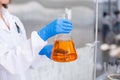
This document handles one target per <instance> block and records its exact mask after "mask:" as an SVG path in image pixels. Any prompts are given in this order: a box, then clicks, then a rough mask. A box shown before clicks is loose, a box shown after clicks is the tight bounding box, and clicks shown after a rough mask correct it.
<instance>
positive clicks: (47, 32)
mask: <svg viewBox="0 0 120 80" xmlns="http://www.w3.org/2000/svg"><path fill="white" fill-rule="evenodd" d="M71 30H72V23H71V22H70V21H69V20H67V19H59V18H58V19H56V20H54V21H53V22H51V23H50V24H48V25H47V26H45V27H44V28H42V29H41V30H39V31H38V35H39V36H40V37H41V38H42V39H43V40H44V41H46V40H47V39H48V38H50V37H52V36H54V35H56V34H60V33H69V32H70V31H71Z"/></svg>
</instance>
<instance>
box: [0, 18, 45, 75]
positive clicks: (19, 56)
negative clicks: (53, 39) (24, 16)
mask: <svg viewBox="0 0 120 80" xmlns="http://www.w3.org/2000/svg"><path fill="white" fill-rule="evenodd" d="M15 20H16V21H17V23H19V24H18V25H19V26H20V29H21V30H22V32H23V33H22V35H23V37H24V44H22V45H20V46H19V45H18V46H16V47H15V48H9V47H8V46H7V44H6V43H3V42H2V41H0V65H1V66H3V67H4V68H5V69H6V70H7V71H8V72H10V73H12V74H17V73H21V72H24V71H26V70H27V69H29V68H30V66H31V65H32V64H33V62H34V61H35V60H36V58H37V57H39V54H38V53H39V51H40V50H41V49H42V48H43V47H44V46H45V45H46V44H47V42H45V41H43V40H42V39H41V38H40V37H39V36H38V34H37V32H36V31H33V32H32V34H31V38H30V39H28V40H27V39H26V33H25V29H24V27H23V25H22V23H21V22H20V20H19V19H18V18H17V19H15ZM39 64H40V63H39Z"/></svg>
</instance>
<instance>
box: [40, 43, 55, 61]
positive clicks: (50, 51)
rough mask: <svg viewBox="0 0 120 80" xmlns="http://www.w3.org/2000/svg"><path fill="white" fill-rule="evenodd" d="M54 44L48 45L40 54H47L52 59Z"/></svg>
mask: <svg viewBox="0 0 120 80" xmlns="http://www.w3.org/2000/svg"><path fill="white" fill-rule="evenodd" d="M52 48H53V44H50V45H46V46H45V47H44V48H43V49H42V50H41V51H40V52H39V55H46V56H47V57H48V58H49V59H51V54H52Z"/></svg>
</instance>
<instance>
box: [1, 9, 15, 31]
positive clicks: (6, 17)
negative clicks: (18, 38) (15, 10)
mask: <svg viewBox="0 0 120 80" xmlns="http://www.w3.org/2000/svg"><path fill="white" fill-rule="evenodd" d="M2 16H3V18H4V20H5V22H6V23H7V25H8V26H9V27H10V30H9V29H8V28H7V27H6V25H5V24H4V22H3V21H2V20H1V23H0V29H3V30H6V31H8V32H10V31H11V29H12V27H13V26H14V25H15V24H14V23H15V22H14V21H13V19H12V16H11V14H10V13H9V12H8V10H7V9H5V8H4V7H2Z"/></svg>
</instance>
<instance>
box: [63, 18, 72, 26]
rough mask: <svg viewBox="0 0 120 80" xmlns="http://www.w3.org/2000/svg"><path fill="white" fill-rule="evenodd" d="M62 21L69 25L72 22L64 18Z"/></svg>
mask: <svg viewBox="0 0 120 80" xmlns="http://www.w3.org/2000/svg"><path fill="white" fill-rule="evenodd" d="M63 23H66V24H71V25H72V23H71V22H70V21H69V20H67V19H64V20H63Z"/></svg>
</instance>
